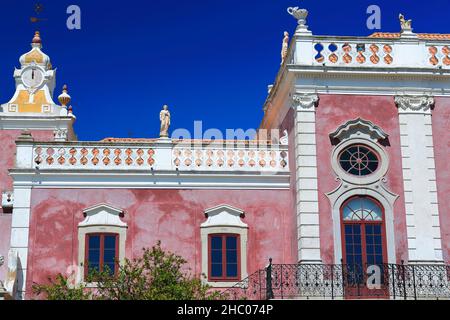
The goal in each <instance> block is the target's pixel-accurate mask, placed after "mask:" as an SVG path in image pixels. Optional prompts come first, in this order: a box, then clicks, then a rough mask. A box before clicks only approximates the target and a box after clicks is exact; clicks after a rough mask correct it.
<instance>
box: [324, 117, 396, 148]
mask: <svg viewBox="0 0 450 320" xmlns="http://www.w3.org/2000/svg"><path fill="white" fill-rule="evenodd" d="M361 134H363V135H365V136H366V137H368V138H370V139H371V140H373V141H374V142H376V141H379V140H384V139H387V138H388V136H389V135H388V134H387V133H385V132H384V131H383V129H381V128H380V127H378V126H376V125H374V124H373V123H372V122H370V121H368V120H364V119H362V118H357V119H354V120H350V121H347V122H346V123H344V124H342V125H340V126H339V127H338V128H337V129H336V130H335V131H334V132H332V133H330V134H329V136H330V139H331V140H332V141H339V142H341V141H343V140H346V139H351V138H354V137H360V136H361Z"/></svg>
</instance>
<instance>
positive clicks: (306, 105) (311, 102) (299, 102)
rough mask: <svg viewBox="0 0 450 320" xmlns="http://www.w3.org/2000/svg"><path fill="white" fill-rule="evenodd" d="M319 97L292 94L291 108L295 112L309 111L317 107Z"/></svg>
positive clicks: (315, 95)
mask: <svg viewBox="0 0 450 320" xmlns="http://www.w3.org/2000/svg"><path fill="white" fill-rule="evenodd" d="M318 101H319V96H318V95H317V94H294V95H293V96H292V106H293V107H294V108H295V109H297V110H299V109H300V110H309V109H313V110H314V107H316V106H317V102H318Z"/></svg>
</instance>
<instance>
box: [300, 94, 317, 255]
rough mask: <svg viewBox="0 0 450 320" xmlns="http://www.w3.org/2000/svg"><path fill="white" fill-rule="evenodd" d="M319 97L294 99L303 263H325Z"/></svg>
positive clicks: (301, 96)
mask: <svg viewBox="0 0 450 320" xmlns="http://www.w3.org/2000/svg"><path fill="white" fill-rule="evenodd" d="M318 100H319V98H318V96H317V95H315V94H295V95H294V96H293V108H294V110H295V115H294V117H295V118H294V121H295V122H294V130H295V131H294V132H295V159H296V169H295V170H296V179H297V181H296V189H297V190H296V194H297V203H296V208H297V232H298V259H299V262H300V263H314V262H321V261H322V259H321V255H320V230H319V201H318V200H319V199H318V188H317V151H316V148H317V147H316V113H315V107H316V105H317V102H318Z"/></svg>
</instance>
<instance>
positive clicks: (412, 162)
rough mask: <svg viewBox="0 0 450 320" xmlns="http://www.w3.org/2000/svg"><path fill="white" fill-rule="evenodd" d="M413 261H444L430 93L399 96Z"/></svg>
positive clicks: (406, 199) (408, 228)
mask: <svg viewBox="0 0 450 320" xmlns="http://www.w3.org/2000/svg"><path fill="white" fill-rule="evenodd" d="M395 102H396V104H397V106H398V112H399V122H400V141H401V152H402V168H403V180H404V191H405V208H406V224H407V235H408V253H409V260H410V262H418V263H420V262H422V263H425V262H442V261H443V258H442V244H441V232H440V222H439V209H438V198H437V190H436V172H435V161H434V146H433V134H432V127H431V107H432V106H433V104H434V99H433V98H432V97H427V96H397V97H396V98H395Z"/></svg>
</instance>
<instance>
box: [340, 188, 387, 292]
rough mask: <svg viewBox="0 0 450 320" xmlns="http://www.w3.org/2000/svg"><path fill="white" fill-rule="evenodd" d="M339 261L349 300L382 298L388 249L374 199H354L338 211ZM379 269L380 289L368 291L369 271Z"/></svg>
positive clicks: (382, 218)
mask: <svg viewBox="0 0 450 320" xmlns="http://www.w3.org/2000/svg"><path fill="white" fill-rule="evenodd" d="M341 227H342V258H343V276H344V285H345V287H346V288H345V293H346V296H348V297H352V296H354V297H362V298H364V297H377V296H379V297H385V296H386V295H387V292H386V287H387V288H388V286H386V284H385V283H384V282H385V280H387V279H386V277H385V276H384V271H385V269H386V268H385V267H384V264H386V263H387V245H386V230H385V229H386V228H385V217H384V209H383V207H382V205H381V204H380V203H379V202H378V201H377V200H375V199H373V198H371V197H367V196H355V197H352V198H350V199H348V200H347V201H345V202H344V203H343V205H342V207H341ZM370 266H377V267H379V269H378V270H379V271H380V272H381V273H380V281H381V282H380V288H379V289H369V288H368V287H367V285H366V284H367V283H366V282H367V278H368V273H367V270H368V267H370Z"/></svg>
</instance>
